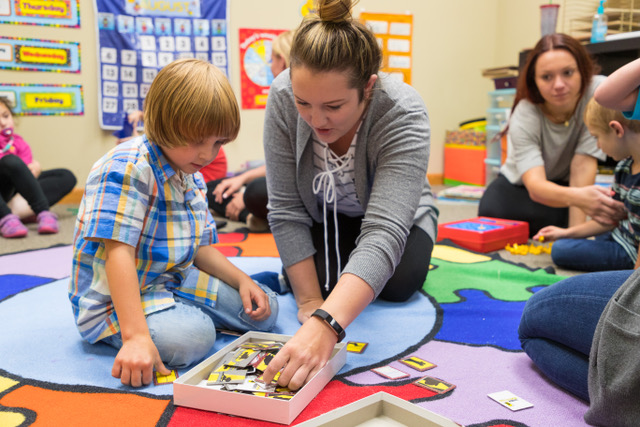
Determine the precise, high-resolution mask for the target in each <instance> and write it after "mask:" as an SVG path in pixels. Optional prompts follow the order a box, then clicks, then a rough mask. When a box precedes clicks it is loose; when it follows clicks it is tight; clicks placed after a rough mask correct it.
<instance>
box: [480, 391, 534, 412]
mask: <svg viewBox="0 0 640 427" xmlns="http://www.w3.org/2000/svg"><path fill="white" fill-rule="evenodd" d="M487 396H489V397H490V398H491V399H493V400H495V401H496V402H498V403H499V404H501V405H502V406H504V407H505V408H509V409H511V410H512V411H519V410H520V409H526V408H532V407H533V405H532V404H531V403H529V402H527V401H526V400H524V399H522V398H520V397H518V396H516V395H515V394H513V393H511V392H510V391H509V390H504V391H499V392H496V393H489V394H488V395H487Z"/></svg>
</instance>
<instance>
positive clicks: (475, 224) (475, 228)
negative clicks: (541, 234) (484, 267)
mask: <svg viewBox="0 0 640 427" xmlns="http://www.w3.org/2000/svg"><path fill="white" fill-rule="evenodd" d="M442 239H450V240H451V241H453V242H454V243H456V244H458V245H460V246H462V247H463V248H466V249H471V250H473V251H477V252H491V251H496V250H499V249H504V247H505V246H506V245H507V244H513V243H518V244H522V243H527V241H528V240H529V223H527V222H524V221H515V220H510V219H499V218H490V217H485V216H479V217H477V218H471V219H464V220H462V221H455V222H448V223H445V224H440V225H438V241H440V240H442Z"/></svg>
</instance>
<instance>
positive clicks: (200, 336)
mask: <svg viewBox="0 0 640 427" xmlns="http://www.w3.org/2000/svg"><path fill="white" fill-rule="evenodd" d="M147 325H148V327H149V333H150V334H151V339H152V340H153V343H154V344H155V345H156V347H157V349H158V353H160V359H162V361H163V362H164V363H165V364H167V365H169V366H171V367H173V368H184V367H187V366H190V365H192V364H194V363H196V362H199V361H200V360H202V358H204V357H205V356H206V355H207V354H208V353H209V351H210V350H211V348H212V347H213V344H214V343H215V341H216V328H215V325H214V324H213V321H212V320H211V318H210V317H209V316H208V315H207V314H205V313H204V312H203V311H202V310H200V309H199V308H198V307H194V306H192V305H190V304H184V303H182V302H181V301H179V300H176V304H175V305H173V306H172V307H170V308H167V309H165V310H160V311H156V312H155V313H151V314H150V315H148V316H147ZM102 341H103V342H104V343H105V344H109V345H111V346H113V347H115V348H117V349H120V348H122V336H121V334H120V333H119V332H118V333H117V334H116V335H112V336H110V337H107V338H105V339H104V340H102Z"/></svg>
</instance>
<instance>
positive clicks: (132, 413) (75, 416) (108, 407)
mask: <svg viewBox="0 0 640 427" xmlns="http://www.w3.org/2000/svg"><path fill="white" fill-rule="evenodd" d="M170 402H171V400H169V399H166V398H165V399H152V398H148V397H144V396H139V395H137V394H129V393H126V394H124V393H92V392H87V393H81V392H71V391H59V390H47V389H43V388H40V387H34V386H31V385H24V386H22V387H18V388H17V389H15V390H13V391H11V392H10V393H8V394H7V395H5V396H4V397H3V398H2V399H0V405H1V406H4V407H6V408H15V409H18V410H20V409H26V410H27V411H33V413H35V414H36V416H35V421H34V422H33V424H29V425H30V426H31V427H39V426H66V427H75V426H77V427H86V426H133V425H135V426H140V427H145V426H156V425H157V424H158V421H159V420H160V418H161V417H162V414H163V413H164V412H165V410H166V409H167V405H169V403H170Z"/></svg>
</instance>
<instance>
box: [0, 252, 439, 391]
mask: <svg viewBox="0 0 640 427" xmlns="http://www.w3.org/2000/svg"><path fill="white" fill-rule="evenodd" d="M237 260H238V259H237V258H236V259H232V262H234V263H236V262H238V263H239V264H243V263H244V262H245V261H237ZM256 264H259V265H254V266H252V268H249V269H247V270H249V271H248V272H249V274H254V273H256V272H257V271H256V270H257V269H258V268H264V267H269V268H271V271H274V272H279V271H280V268H281V264H280V261H279V260H278V261H277V262H274V261H273V260H272V261H268V260H265V259H264V258H263V259H261V261H260V262H259V263H256ZM68 281H69V279H68V278H65V279H61V280H57V281H54V282H52V283H50V284H46V285H43V286H36V287H33V288H32V289H30V290H27V291H23V292H20V293H17V294H15V295H14V296H13V297H11V298H7V299H5V300H4V301H0V324H2V325H10V326H11V327H7V328H4V329H3V332H2V334H0V370H4V371H6V372H9V373H11V374H12V375H15V376H18V377H23V378H32V379H36V380H38V381H46V382H50V383H54V384H64V385H87V386H97V387H104V388H108V389H112V390H122V391H124V390H131V389H130V388H129V387H124V386H122V384H120V381H119V380H118V379H116V378H113V377H111V367H112V365H113V360H114V358H115V356H116V353H117V352H116V350H115V349H114V348H112V347H110V346H107V345H104V344H96V345H91V344H87V343H86V342H84V341H83V340H82V339H81V338H80V335H79V333H78V331H77V329H76V326H75V322H74V319H73V315H72V312H71V306H70V303H69V300H68V297H67V287H68ZM278 302H279V304H280V309H279V315H278V321H277V323H276V328H275V330H274V331H272V332H275V333H279V334H286V335H293V334H294V333H295V332H296V331H297V330H298V328H299V327H300V324H299V323H298V321H297V308H296V304H295V300H294V298H293V295H292V294H291V293H288V294H286V295H281V296H279V297H278ZM435 324H436V309H435V307H434V306H433V304H432V303H431V301H430V300H429V298H427V297H426V296H425V295H423V294H421V293H416V294H415V295H414V296H413V297H412V298H411V299H410V300H409V301H407V302H405V303H402V304H399V303H389V302H384V301H375V302H373V303H372V304H371V305H370V306H369V307H367V308H366V309H365V311H364V312H363V313H362V314H361V315H360V316H359V317H358V318H357V319H356V321H355V322H354V323H353V324H351V325H350V326H349V327H348V328H347V338H346V340H345V341H358V342H368V343H369V345H368V347H367V349H366V350H365V352H364V353H362V354H356V353H348V354H347V363H346V365H345V367H344V368H343V369H342V371H341V373H343V374H346V373H349V372H350V371H352V370H354V369H359V368H363V367H366V366H371V365H379V364H380V363H381V362H382V361H384V360H387V359H390V358H394V359H395V358H396V357H397V355H398V354H401V353H403V352H406V351H407V348H406V346H407V345H408V344H407V343H410V344H411V345H415V344H416V343H418V342H421V341H422V340H424V338H425V337H426V336H427V335H429V334H431V333H432V332H433V328H434V326H435ZM390 337H393V338H390ZM217 338H218V339H217V340H216V344H215V346H214V348H213V349H212V351H211V354H213V353H215V352H216V351H217V350H219V349H220V348H222V347H224V346H225V345H227V344H228V343H229V342H231V341H233V340H235V339H236V338H237V337H234V336H228V335H224V334H218V337H217ZM34 343H37V344H38V345H34ZM184 372H185V371H181V372H180V373H181V374H182V373H184ZM138 391H142V392H145V393H150V394H153V395H159V396H169V395H171V394H172V393H173V388H172V386H171V385H162V386H153V385H151V386H149V387H145V388H143V389H138Z"/></svg>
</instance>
